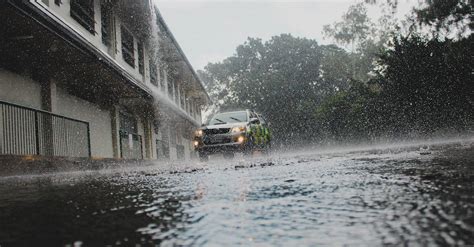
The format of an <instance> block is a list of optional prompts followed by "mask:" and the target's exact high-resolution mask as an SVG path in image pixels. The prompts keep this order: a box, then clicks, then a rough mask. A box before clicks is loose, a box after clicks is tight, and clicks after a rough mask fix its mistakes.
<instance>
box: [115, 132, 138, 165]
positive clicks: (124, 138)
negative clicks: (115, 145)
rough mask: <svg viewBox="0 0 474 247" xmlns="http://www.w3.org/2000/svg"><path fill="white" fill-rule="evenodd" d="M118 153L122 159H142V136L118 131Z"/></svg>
mask: <svg viewBox="0 0 474 247" xmlns="http://www.w3.org/2000/svg"><path fill="white" fill-rule="evenodd" d="M120 154H121V157H122V158H124V159H143V146H142V136H141V135H137V134H130V133H127V132H125V131H120Z"/></svg>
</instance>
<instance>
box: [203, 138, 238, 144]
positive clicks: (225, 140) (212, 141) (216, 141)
mask: <svg viewBox="0 0 474 247" xmlns="http://www.w3.org/2000/svg"><path fill="white" fill-rule="evenodd" d="M203 142H204V144H206V145H213V144H226V143H231V142H232V138H231V137H221V136H214V137H212V136H208V137H205V138H204V140H203Z"/></svg>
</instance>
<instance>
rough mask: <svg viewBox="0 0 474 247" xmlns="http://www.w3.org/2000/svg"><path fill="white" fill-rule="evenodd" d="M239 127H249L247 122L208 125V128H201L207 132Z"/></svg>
mask: <svg viewBox="0 0 474 247" xmlns="http://www.w3.org/2000/svg"><path fill="white" fill-rule="evenodd" d="M239 126H247V122H241V123H227V124H215V125H207V126H203V127H201V129H202V130H205V129H227V128H233V127H239Z"/></svg>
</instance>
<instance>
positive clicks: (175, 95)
mask: <svg viewBox="0 0 474 247" xmlns="http://www.w3.org/2000/svg"><path fill="white" fill-rule="evenodd" d="M174 87H175V88H174V102H175V103H176V104H179V90H178V84H175V85H174Z"/></svg>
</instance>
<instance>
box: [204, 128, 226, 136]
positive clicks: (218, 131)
mask: <svg viewBox="0 0 474 247" xmlns="http://www.w3.org/2000/svg"><path fill="white" fill-rule="evenodd" d="M229 131H230V128H222V129H207V130H204V133H205V134H206V135H218V134H226V133H229Z"/></svg>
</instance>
